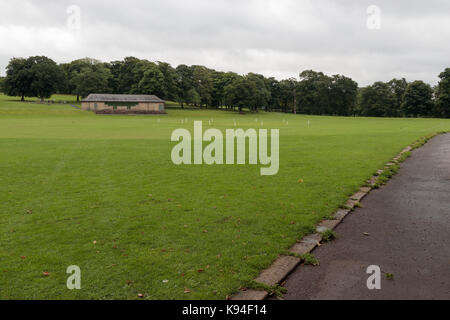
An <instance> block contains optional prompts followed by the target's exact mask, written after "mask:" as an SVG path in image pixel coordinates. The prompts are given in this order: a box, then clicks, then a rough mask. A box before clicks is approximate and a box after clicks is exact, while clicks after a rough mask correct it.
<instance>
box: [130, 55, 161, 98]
mask: <svg viewBox="0 0 450 320" xmlns="http://www.w3.org/2000/svg"><path fill="white" fill-rule="evenodd" d="M133 73H134V76H135V83H134V84H133V85H132V86H131V90H130V93H132V94H154V95H157V96H159V97H165V95H166V93H165V92H164V75H163V73H162V72H161V71H160V69H159V67H158V65H156V63H153V62H150V61H147V60H141V61H139V62H138V63H136V65H135V67H134V69H133Z"/></svg>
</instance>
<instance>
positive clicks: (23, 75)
mask: <svg viewBox="0 0 450 320" xmlns="http://www.w3.org/2000/svg"><path fill="white" fill-rule="evenodd" d="M30 68H31V64H30V61H29V60H27V59H24V58H12V59H11V60H10V61H9V63H8V65H7V67H6V78H5V82H4V88H3V89H4V91H5V93H6V94H7V95H8V96H19V97H21V100H22V101H23V100H25V97H26V96H27V97H30V96H32V92H31V80H32V77H31V72H30Z"/></svg>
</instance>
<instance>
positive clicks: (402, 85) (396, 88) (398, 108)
mask: <svg viewBox="0 0 450 320" xmlns="http://www.w3.org/2000/svg"><path fill="white" fill-rule="evenodd" d="M388 85H389V86H390V88H391V91H392V93H393V94H394V96H395V106H394V109H392V110H388V116H390V117H398V116H401V115H402V104H403V96H404V95H405V91H406V87H407V86H408V82H406V79H405V78H401V79H392V80H391V81H389V82H388Z"/></svg>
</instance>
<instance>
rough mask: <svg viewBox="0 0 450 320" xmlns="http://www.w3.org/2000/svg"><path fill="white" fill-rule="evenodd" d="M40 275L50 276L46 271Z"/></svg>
mask: <svg viewBox="0 0 450 320" xmlns="http://www.w3.org/2000/svg"><path fill="white" fill-rule="evenodd" d="M42 274H43V275H44V276H48V275H50V273H48V272H47V271H44V272H43V273H42Z"/></svg>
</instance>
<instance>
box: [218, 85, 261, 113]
mask: <svg viewBox="0 0 450 320" xmlns="http://www.w3.org/2000/svg"><path fill="white" fill-rule="evenodd" d="M224 92H225V96H226V100H225V103H226V105H228V106H230V107H233V108H234V107H237V108H238V109H239V112H242V109H243V108H245V107H247V108H249V109H250V110H254V109H255V108H256V106H257V104H258V90H257V88H256V86H255V83H254V82H253V81H251V80H250V79H249V78H248V77H242V76H240V77H238V78H237V79H236V80H234V81H233V82H232V83H231V84H229V85H227V86H226V87H225V90H224Z"/></svg>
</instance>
